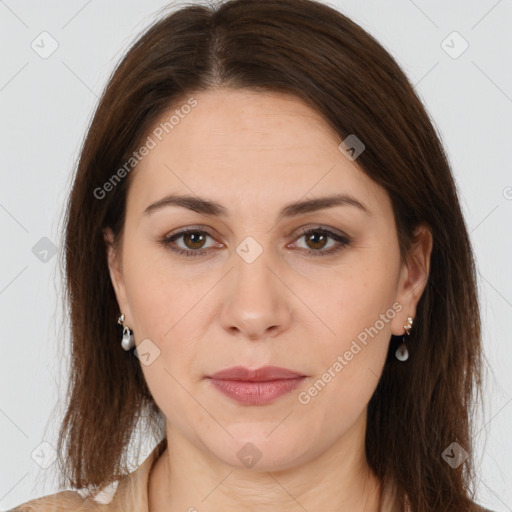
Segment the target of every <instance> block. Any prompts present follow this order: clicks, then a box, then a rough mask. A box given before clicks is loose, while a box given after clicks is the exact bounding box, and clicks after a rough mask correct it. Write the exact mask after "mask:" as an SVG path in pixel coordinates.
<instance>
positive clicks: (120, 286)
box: [103, 227, 132, 326]
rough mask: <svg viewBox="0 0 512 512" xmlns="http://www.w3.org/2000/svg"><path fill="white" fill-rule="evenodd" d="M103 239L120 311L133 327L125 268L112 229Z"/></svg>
mask: <svg viewBox="0 0 512 512" xmlns="http://www.w3.org/2000/svg"><path fill="white" fill-rule="evenodd" d="M103 239H104V240H105V244H106V249H107V261H108V270H109V273H110V280H111V281H112V287H113V288H114V292H115V295H116V299H117V304H118V306H119V311H120V312H121V313H124V317H125V323H126V325H128V326H131V325H132V323H131V319H132V316H131V311H130V306H129V303H128V299H127V296H126V286H125V282H124V276H123V267H122V265H121V255H120V254H119V253H118V252H117V251H116V249H115V247H114V233H113V232H112V229H111V228H109V227H107V228H105V229H104V230H103Z"/></svg>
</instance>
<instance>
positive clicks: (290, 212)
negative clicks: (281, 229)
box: [144, 194, 371, 221]
mask: <svg viewBox="0 0 512 512" xmlns="http://www.w3.org/2000/svg"><path fill="white" fill-rule="evenodd" d="M168 206H179V207H182V208H187V209H188V210H192V211H193V212H197V213H202V214H204V215H212V216H216V217H227V216H229V210H228V209H227V208H226V207H225V206H223V205H221V204H220V203H218V202H217V201H213V200H210V199H206V198H202V197H199V196H190V195H178V194H170V195H167V196H165V197H163V198H162V199H159V200H158V201H156V202H154V203H152V204H150V205H149V206H148V207H147V208H146V209H145V210H144V215H150V214H152V213H154V212H156V211H158V210H161V209H162V208H165V207H168ZM335 206H354V207H356V208H358V209H359V210H361V211H363V212H364V213H366V214H367V215H371V212H370V210H369V209H368V208H367V207H366V206H365V205H364V204H363V203H361V202H360V201H358V200H357V199H356V198H355V197H353V196H350V195H348V194H333V195H330V196H325V197H316V198H312V199H306V200H303V201H296V202H293V203H289V204H287V205H286V206H284V207H283V208H282V210H281V211H280V213H279V215H278V217H277V220H278V221H280V220H282V219H283V218H288V217H296V216H298V215H302V214H305V213H311V212H315V211H318V210H323V209H326V208H333V207H335Z"/></svg>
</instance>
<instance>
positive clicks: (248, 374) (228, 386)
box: [207, 366, 306, 405]
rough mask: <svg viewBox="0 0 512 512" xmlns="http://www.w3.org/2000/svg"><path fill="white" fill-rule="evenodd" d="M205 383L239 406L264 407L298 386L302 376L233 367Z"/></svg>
mask: <svg viewBox="0 0 512 512" xmlns="http://www.w3.org/2000/svg"><path fill="white" fill-rule="evenodd" d="M207 379H208V380H209V381H210V382H211V383H212V385H213V386H214V388H215V389H216V390H218V391H220V392H221V393H222V394H224V395H225V396H227V397H229V398H231V399H232V400H234V401H236V402H238V403H240V404H243V405H266V404H269V403H272V402H274V401H275V400H276V399H278V398H280V397H282V396H284V395H286V394H288V393H290V392H291V391H293V390H294V389H295V388H297V387H298V386H300V384H301V383H302V382H303V381H304V380H305V379H306V375H302V374H300V373H297V372H294V371H292V370H288V369H287V368H280V367H277V366H264V367H262V368H257V369H255V370H251V369H249V368H245V367H243V366H234V367H231V368H227V369H225V370H221V371H219V372H216V373H214V374H213V375H210V376H208V377H207Z"/></svg>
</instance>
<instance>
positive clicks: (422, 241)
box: [391, 224, 433, 336]
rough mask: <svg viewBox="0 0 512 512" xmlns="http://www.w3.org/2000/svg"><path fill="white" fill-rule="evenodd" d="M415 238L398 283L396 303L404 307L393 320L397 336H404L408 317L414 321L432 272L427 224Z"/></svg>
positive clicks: (393, 329)
mask: <svg viewBox="0 0 512 512" xmlns="http://www.w3.org/2000/svg"><path fill="white" fill-rule="evenodd" d="M413 236H414V238H413V242H412V244H411V248H410V250H409V252H408V255H407V259H406V262H405V263H403V265H402V268H401V271H400V278H399V282H398V288H397V295H396V301H397V302H399V303H400V304H401V305H402V309H401V311H402V313H400V315H396V316H395V318H394V319H393V322H392V325H391V329H392V333H393V334H394V335H395V336H401V335H402V334H404V332H405V329H404V325H407V317H409V316H410V317H411V318H412V319H413V320H414V318H415V316H416V307H417V305H418V302H419V300H420V298H421V296H422V294H423V291H424V290H425V286H426V285H427V280H428V276H429V272H430V256H431V254H432V246H433V237H432V231H431V229H430V227H429V226H428V225H427V224H421V225H420V226H418V227H417V228H416V230H415V231H414V235H413Z"/></svg>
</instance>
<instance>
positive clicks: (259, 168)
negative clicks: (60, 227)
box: [128, 89, 384, 211]
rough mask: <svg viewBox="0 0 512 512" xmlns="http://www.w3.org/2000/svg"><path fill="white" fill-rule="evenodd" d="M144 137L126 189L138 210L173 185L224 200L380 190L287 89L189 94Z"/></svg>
mask: <svg viewBox="0 0 512 512" xmlns="http://www.w3.org/2000/svg"><path fill="white" fill-rule="evenodd" d="M191 98H192V100H193V101H192V102H191ZM191 104H192V105H193V104H195V106H194V107H193V108H189V107H187V108H185V107H184V106H187V105H191ZM149 137H150V138H151V140H152V145H153V148H152V149H151V150H150V151H149V152H148V154H147V156H145V157H143V158H142V159H141V161H140V162H139V163H138V165H137V166H136V168H135V169H134V170H133V171H132V174H133V176H132V183H131V186H130V191H129V198H128V203H129V204H132V205H133V206H135V207H136V208H137V210H138V211H142V210H143V209H144V205H147V204H148V203H149V202H152V201H156V200H157V199H159V198H160V197H161V196H163V195H165V194H166V193H172V192H182V193H187V194H199V195H205V196H209V197H212V196H214V197H215V198H216V199H217V200H218V201H219V202H221V203H223V204H227V205H229V204H230V203H232V204H235V203H236V201H239V200H247V199H248V198H249V197H252V198H254V201H255V204H256V203H258V204H261V201H265V203H266V204H269V205H270V204H272V203H274V202H275V203H276V204H279V205H280V204H281V203H286V202H290V201H294V200H295V201H296V200H297V199H299V198H301V197H303V196H305V195H307V196H308V197H314V196H317V195H325V193H327V192H328V193H333V192H340V193H352V194H359V196H360V197H362V196H364V197H366V198H367V202H368V201H369V200H370V199H371V200H379V199H382V194H383V193H384V191H383V190H382V189H381V188H380V187H379V186H378V185H377V184H376V183H374V182H373V181H372V180H371V179H370V178H369V177H368V176H366V175H365V174H364V173H363V172H362V171H361V170H360V169H359V167H358V166H357V165H356V164H355V162H353V161H350V160H349V159H348V158H346V157H345V156H344V155H343V154H342V152H341V151H340V150H339V149H338V145H339V144H340V142H341V139H340V137H339V136H338V135H337V134H336V133H335V132H334V130H333V129H332V128H331V127H330V126H329V125H328V124H327V122H326V121H325V120H324V119H323V118H322V117H321V115H320V114H319V113H318V112H316V111H315V110H314V109H312V108H311V107H309V106H308V105H306V104H305V103H304V102H302V101H301V100H300V99H299V98H297V97H295V96H292V95H288V94H283V93H274V92H270V93H267V92H265V93H262V92H253V91H246V90H233V89H220V90H210V91H204V92H200V93H197V94H193V95H191V97H184V98H183V99H182V100H181V101H180V102H177V103H175V105H173V107H172V108H171V109H169V110H168V111H166V112H165V113H164V114H163V115H162V116H161V117H160V118H159V120H158V121H157V122H156V123H155V125H154V127H153V129H152V130H151V131H150V133H149ZM369 196H371V197H369Z"/></svg>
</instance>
